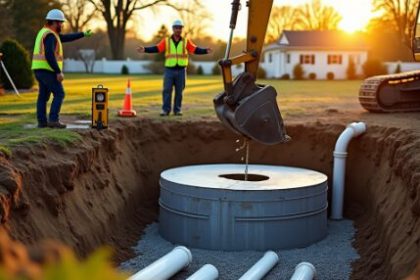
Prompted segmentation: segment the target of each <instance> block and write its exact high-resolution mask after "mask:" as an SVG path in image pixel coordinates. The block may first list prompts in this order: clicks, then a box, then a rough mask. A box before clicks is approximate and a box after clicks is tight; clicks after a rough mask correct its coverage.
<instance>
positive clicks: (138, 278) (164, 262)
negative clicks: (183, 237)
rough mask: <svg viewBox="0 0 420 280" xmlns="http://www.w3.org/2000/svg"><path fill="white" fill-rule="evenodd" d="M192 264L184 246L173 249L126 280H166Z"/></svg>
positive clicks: (190, 256)
mask: <svg viewBox="0 0 420 280" xmlns="http://www.w3.org/2000/svg"><path fill="white" fill-rule="evenodd" d="M191 262H192V255H191V252H190V250H188V248H186V247H184V246H178V247H175V248H174V249H173V250H172V251H171V252H169V253H167V254H166V255H164V256H163V257H161V258H160V259H158V260H156V261H155V262H153V263H152V264H150V265H149V266H147V267H145V268H143V269H142V270H140V271H139V272H137V273H136V274H134V275H132V276H131V277H130V278H128V280H166V279H169V278H171V277H172V276H174V275H175V274H176V273H177V272H179V271H180V270H181V269H183V268H185V267H187V266H188V265H189V264H190V263H191Z"/></svg>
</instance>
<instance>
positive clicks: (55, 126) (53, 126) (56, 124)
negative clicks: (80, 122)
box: [48, 121, 67, 128]
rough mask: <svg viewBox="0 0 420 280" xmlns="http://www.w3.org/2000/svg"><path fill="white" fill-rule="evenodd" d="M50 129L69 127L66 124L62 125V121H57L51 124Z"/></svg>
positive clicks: (49, 124)
mask: <svg viewBox="0 0 420 280" xmlns="http://www.w3.org/2000/svg"><path fill="white" fill-rule="evenodd" d="M48 127H50V128H66V127H67V125H65V124H64V123H61V122H60V121H56V122H49V123H48Z"/></svg>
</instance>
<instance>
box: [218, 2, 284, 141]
mask: <svg viewBox="0 0 420 280" xmlns="http://www.w3.org/2000/svg"><path fill="white" fill-rule="evenodd" d="M272 5H273V0H249V1H247V7H248V32H247V40H246V50H245V51H244V52H243V53H241V54H239V55H237V56H234V57H230V49H231V44H232V38H233V32H234V29H235V26H236V21H237V17H238V12H239V10H240V8H241V2H240V0H233V2H232V15H231V19H230V25H229V27H230V36H229V40H228V43H227V47H226V52H225V57H224V59H222V60H221V61H220V62H219V64H220V66H221V68H222V75H223V83H224V91H223V92H222V93H221V94H219V95H217V96H216V97H215V99H214V106H215V110H216V114H217V116H218V117H219V119H220V120H221V121H222V122H223V123H224V124H225V125H226V126H227V127H229V128H230V129H231V130H233V131H234V132H236V133H239V134H241V135H243V136H245V137H246V138H247V139H252V140H255V141H257V142H260V143H263V144H267V145H273V144H278V143H284V142H287V141H288V140H289V139H290V137H289V136H287V134H286V130H285V128H284V124H283V119H282V117H281V114H280V110H279V107H278V105H277V101H276V96H277V92H276V90H275V89H274V88H273V87H272V86H269V85H261V84H256V74H257V70H258V64H259V61H260V58H261V52H262V48H263V45H264V38H265V33H266V30H267V24H268V20H269V18H270V12H271V7H272ZM241 63H245V72H243V73H241V74H239V75H238V76H237V77H236V78H235V79H233V77H232V66H233V65H237V64H241Z"/></svg>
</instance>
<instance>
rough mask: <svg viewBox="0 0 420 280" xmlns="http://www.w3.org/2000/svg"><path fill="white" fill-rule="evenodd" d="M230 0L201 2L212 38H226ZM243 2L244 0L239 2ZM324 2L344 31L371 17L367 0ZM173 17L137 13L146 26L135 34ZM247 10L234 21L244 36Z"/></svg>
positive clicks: (148, 34) (285, 1) (277, 0)
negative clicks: (338, 17)
mask: <svg viewBox="0 0 420 280" xmlns="http://www.w3.org/2000/svg"><path fill="white" fill-rule="evenodd" d="M231 2H232V1H231V0H210V1H205V3H208V4H207V7H208V9H209V11H210V13H211V14H212V17H213V20H212V22H211V24H210V26H209V28H208V33H210V34H213V35H214V36H215V37H217V38H220V39H224V40H226V39H227V37H228V34H229V33H228V32H229V30H228V28H229V20H230V8H231V5H230V3H231ZM241 2H242V4H243V5H244V3H245V1H244V0H243V1H241ZM306 2H308V0H274V5H300V4H304V3H306ZM323 2H324V3H326V4H328V5H331V6H333V7H334V8H335V9H336V10H337V11H338V12H339V13H340V14H341V15H342V17H343V19H342V22H341V23H340V28H341V29H343V30H345V31H348V32H353V31H358V30H363V28H365V26H366V24H367V23H368V21H369V19H370V18H371V17H372V11H371V10H372V6H371V3H370V2H371V1H370V0H323ZM176 18H177V15H176V13H175V12H174V11H172V10H170V9H164V10H163V11H161V12H159V13H155V14H153V13H152V12H150V11H148V12H141V13H139V14H138V16H137V18H135V22H137V23H138V24H139V25H138V26H147V28H146V29H143V30H136V31H137V33H138V35H139V36H141V37H143V38H144V39H150V38H152V36H153V34H154V33H155V32H156V30H157V29H158V28H159V26H160V25H161V24H166V25H167V26H168V27H170V25H171V23H172V21H173V20H175V19H176ZM246 25H247V11H246V9H245V8H243V9H242V10H241V11H240V13H239V17H238V24H237V28H236V31H235V35H236V36H239V37H244V36H245V34H246Z"/></svg>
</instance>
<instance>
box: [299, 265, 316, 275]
mask: <svg viewBox="0 0 420 280" xmlns="http://www.w3.org/2000/svg"><path fill="white" fill-rule="evenodd" d="M300 267H308V268H309V269H311V270H312V272H313V274H314V276H316V269H315V266H314V265H313V264H311V263H309V262H301V263H299V264H298V265H297V266H296V267H295V270H297V269H299V268H300Z"/></svg>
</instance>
